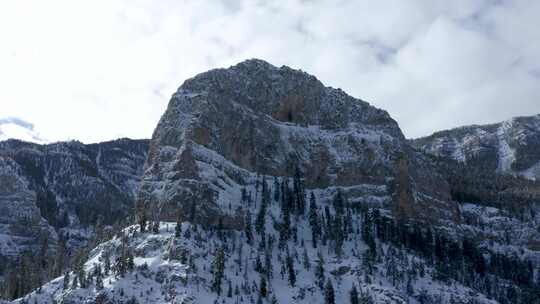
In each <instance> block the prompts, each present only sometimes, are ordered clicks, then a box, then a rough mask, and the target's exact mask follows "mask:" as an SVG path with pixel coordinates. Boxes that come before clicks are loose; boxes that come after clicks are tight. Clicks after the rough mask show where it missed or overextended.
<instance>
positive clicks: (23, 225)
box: [0, 157, 58, 257]
mask: <svg viewBox="0 0 540 304" xmlns="http://www.w3.org/2000/svg"><path fill="white" fill-rule="evenodd" d="M36 200H37V197H36V193H35V192H34V191H32V190H30V189H29V184H28V181H27V180H26V179H25V178H24V177H23V176H22V174H21V168H20V167H19V165H18V164H17V163H16V162H14V161H13V160H11V159H9V158H5V157H0V254H1V255H0V257H10V256H15V257H16V256H19V255H20V254H21V252H22V251H24V250H37V249H38V248H39V246H40V245H41V244H42V243H43V242H44V240H45V238H47V239H48V241H49V243H50V244H51V245H54V244H55V243H56V241H57V239H58V236H57V234H56V232H55V231H54V229H52V228H51V227H50V226H49V225H48V223H47V221H46V220H45V219H43V218H42V217H41V214H40V210H39V208H38V207H37V203H36Z"/></svg>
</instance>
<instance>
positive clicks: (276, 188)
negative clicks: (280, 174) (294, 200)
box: [274, 176, 281, 202]
mask: <svg viewBox="0 0 540 304" xmlns="http://www.w3.org/2000/svg"><path fill="white" fill-rule="evenodd" d="M279 188H280V185H279V180H278V178H277V176H274V201H276V202H278V201H279V198H280V197H281V193H280V192H279V190H280V189H279Z"/></svg>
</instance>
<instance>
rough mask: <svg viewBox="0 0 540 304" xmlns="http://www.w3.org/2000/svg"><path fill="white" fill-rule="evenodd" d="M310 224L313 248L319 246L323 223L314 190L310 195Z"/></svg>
mask: <svg viewBox="0 0 540 304" xmlns="http://www.w3.org/2000/svg"><path fill="white" fill-rule="evenodd" d="M309 224H310V226H311V236H312V240H313V248H317V242H318V240H319V238H320V236H321V225H320V223H319V215H318V213H317V202H316V201H315V194H313V192H311V195H310V197H309Z"/></svg>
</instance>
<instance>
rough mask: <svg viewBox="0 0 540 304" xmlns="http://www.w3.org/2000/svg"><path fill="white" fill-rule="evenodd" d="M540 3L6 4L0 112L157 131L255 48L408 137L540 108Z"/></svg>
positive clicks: (43, 124) (52, 132) (48, 133)
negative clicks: (364, 103) (174, 102)
mask: <svg viewBox="0 0 540 304" xmlns="http://www.w3.org/2000/svg"><path fill="white" fill-rule="evenodd" d="M539 15H540V3H537V2H535V1H526V0H523V1H520V0H516V1H495V0H485V1H469V0H459V1H442V0H441V1H427V0H426V1H421V0H417V1H400V0H384V1H367V0H365V1H355V0H344V1H337V0H335V1H334V0H328V1H326V0H320V1H316V0H312V1H308V0H304V1H301V0H295V1H254V0H243V1H241V0H238V1H234V0H228V1H225V0H223V1H195V0H184V1H176V0H163V1H149V0H139V1H133V0H129V1H128V0H95V1H72V0H65V1H61V0H51V1H40V0H6V1H3V2H1V3H0V45H1V46H2V47H0V83H2V89H1V90H0V109H1V113H0V115H1V116H18V117H22V118H24V119H26V120H29V121H31V122H33V123H34V124H36V127H37V128H38V130H40V132H41V133H42V134H43V135H44V136H45V137H47V138H50V139H53V140H61V139H67V138H76V139H80V140H82V141H85V142H93V141H100V140H106V139H111V138H115V137H118V136H129V137H137V138H140V137H150V136H151V134H152V130H153V128H154V127H155V125H156V123H157V120H158V119H159V117H160V116H161V114H162V112H163V111H164V110H165V107H166V105H167V103H168V99H169V97H170V95H171V94H172V93H173V92H174V91H175V90H176V88H177V87H178V86H179V85H180V84H181V83H182V82H183V80H185V79H186V78H189V77H192V76H194V75H195V74H197V73H199V72H203V71H205V70H207V69H210V68H214V67H226V66H229V65H232V64H234V63H236V62H238V61H241V60H244V59H246V58H252V57H258V58H262V59H265V60H268V61H269V62H271V63H273V64H275V65H282V64H286V65H290V66H292V67H295V68H301V69H303V70H305V71H307V72H310V73H312V74H314V75H316V76H317V77H319V78H320V79H321V80H322V81H323V82H325V84H327V85H331V86H335V87H341V88H342V89H344V90H345V91H347V92H349V93H350V94H352V95H354V96H356V97H359V98H362V99H366V100H368V101H369V102H370V103H372V104H374V105H376V106H378V107H381V108H384V109H386V110H388V111H389V112H390V113H391V114H392V116H394V118H396V120H398V122H399V123H400V125H401V127H402V128H403V130H404V132H405V134H406V135H407V136H420V135H426V134H428V133H430V132H432V131H434V130H437V129H441V128H449V127H454V126H457V125H461V124H469V123H486V122H493V121H497V120H502V119H505V118H508V117H510V116H514V115H531V114H535V113H538V112H540V98H539V97H540V85H539V81H540V30H538V28H540V27H539V26H538V21H537V19H538V18H537V16H539Z"/></svg>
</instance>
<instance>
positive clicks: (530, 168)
mask: <svg viewBox="0 0 540 304" xmlns="http://www.w3.org/2000/svg"><path fill="white" fill-rule="evenodd" d="M411 142H412V144H413V145H414V146H416V147H417V148H418V149H420V150H421V151H423V152H425V153H427V154H430V155H434V156H438V157H445V158H451V159H453V160H456V161H458V162H461V163H463V164H470V165H473V166H474V165H475V163H478V161H479V160H481V162H482V164H483V166H484V167H486V165H488V166H487V170H493V171H494V172H497V173H499V174H511V175H520V176H523V177H525V178H527V179H531V180H532V179H538V178H539V177H540V171H539V170H538V169H537V168H538V166H539V165H538V164H540V153H538V152H536V151H539V150H540V115H535V116H530V117H515V118H512V119H509V120H506V121H503V122H501V123H498V124H491V125H482V126H479V125H473V126H466V127H460V128H456V129H451V130H446V131H441V132H436V133H434V134H433V135H430V136H427V137H424V138H419V139H415V140H412V141H411Z"/></svg>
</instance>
